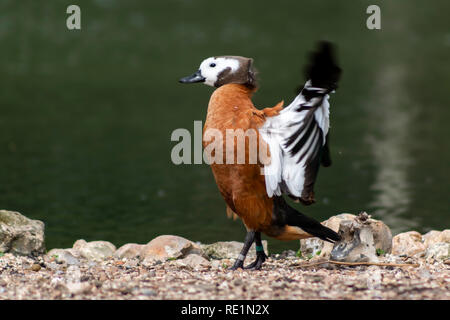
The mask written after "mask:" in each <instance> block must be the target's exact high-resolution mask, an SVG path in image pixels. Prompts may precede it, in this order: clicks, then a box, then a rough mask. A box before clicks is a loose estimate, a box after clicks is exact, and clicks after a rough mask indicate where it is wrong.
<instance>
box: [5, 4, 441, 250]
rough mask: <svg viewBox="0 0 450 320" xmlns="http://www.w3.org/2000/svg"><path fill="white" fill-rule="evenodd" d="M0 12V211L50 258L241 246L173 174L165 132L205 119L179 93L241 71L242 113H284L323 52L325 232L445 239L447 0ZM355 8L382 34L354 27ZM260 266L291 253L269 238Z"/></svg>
mask: <svg viewBox="0 0 450 320" xmlns="http://www.w3.org/2000/svg"><path fill="white" fill-rule="evenodd" d="M69 4H72V2H67V1H55V0H51V1H50V0H45V1H31V0H21V1H15V0H10V1H7V0H1V1H0V208H1V209H8V210H15V211H19V212H21V213H23V214H25V215H26V216H28V217H31V218H34V219H40V220H43V221H44V222H45V223H46V235H47V247H48V248H54V247H68V246H71V245H72V243H73V242H74V241H75V240H76V239H79V238H84V239H86V240H100V239H101V240H109V241H111V242H113V243H114V244H115V245H117V246H119V245H122V244H124V243H127V242H137V243H146V242H148V241H149V240H151V239H152V238H154V237H155V236H157V235H161V234H177V235H180V236H184V237H187V238H189V239H191V240H194V241H201V242H204V243H209V242H214V241H218V240H238V241H242V240H243V237H244V227H243V226H242V224H241V223H240V222H233V221H232V220H228V219H227V218H226V215H225V205H224V202H223V200H222V199H221V197H220V195H219V192H218V191H217V188H216V186H215V183H214V180H213V177H212V174H211V172H210V169H209V167H208V166H207V165H204V164H203V165H180V166H175V165H174V164H172V163H171V161H170V152H171V149H172V147H173V146H174V144H175V143H174V142H171V141H170V135H171V132H172V131H173V130H174V129H176V128H187V129H189V130H190V131H191V132H193V121H194V120H204V118H205V115H206V106H207V103H208V99H209V96H210V94H211V92H212V88H209V87H206V86H203V85H192V86H183V85H180V84H178V83H177V79H178V78H180V77H181V76H185V75H187V74H190V73H191V72H193V71H195V70H196V69H197V68H198V65H199V63H200V62H201V60H203V59H204V58H206V57H209V56H213V55H243V56H249V57H253V58H254V59H255V66H256V67H257V69H258V70H259V72H260V79H261V81H260V84H261V88H260V90H259V92H258V93H257V94H256V95H255V96H254V101H255V104H256V105H257V106H260V107H267V106H272V105H274V104H275V103H276V102H278V101H279V100H281V99H285V101H286V102H287V103H289V102H290V101H291V100H292V99H293V97H294V90H295V87H296V86H298V85H299V84H300V83H302V82H303V80H304V79H303V74H302V68H303V65H304V63H305V61H306V54H307V52H309V51H310V49H311V48H313V47H314V45H315V43H316V41H318V40H321V39H327V40H330V41H333V42H335V43H336V44H337V45H338V49H339V61H340V63H341V66H342V68H343V70H344V73H343V78H342V81H341V85H340V88H339V90H338V91H337V93H336V94H335V95H333V96H332V99H331V103H332V105H331V108H332V110H331V117H332V119H331V121H332V122H331V123H332V128H331V130H332V131H331V134H332V137H331V138H332V141H331V143H332V144H331V152H332V158H333V161H334V163H333V166H332V167H330V168H328V169H322V170H321V172H320V174H319V179H318V182H317V185H316V197H317V199H318V203H317V204H316V205H314V206H311V207H303V208H301V207H300V206H299V205H296V207H297V208H300V209H301V210H302V211H303V212H304V213H307V214H309V215H311V216H314V217H315V218H317V219H320V220H324V219H326V218H328V217H329V216H331V215H334V214H338V213H341V212H351V213H358V212H359V211H361V210H366V211H367V212H369V213H370V214H372V215H373V216H374V217H375V218H379V219H383V220H384V221H385V222H386V223H387V224H388V225H389V226H390V227H391V228H392V230H393V231H394V233H396V232H400V231H405V230H410V229H415V230H418V231H420V232H426V231H428V230H430V229H444V228H449V227H450V216H449V205H450V201H449V196H450V193H449V187H450V170H449V164H450V151H449V142H448V141H449V138H450V127H449V125H448V123H449V122H450V99H449V84H450V23H449V19H448V12H449V11H450V4H449V2H448V1H447V0H442V1H439V0H436V1H431V2H426V3H425V2H424V1H418V0H397V1H370V2H368V1H345V2H344V1H340V2H339V3H338V2H337V1H334V0H330V1H312V0H311V1H267V2H263V1H258V2H251V1H231V0H228V1H221V2H217V3H216V2H213V1H206V0H205V1H173V0H165V1H131V0H130V1H119V0H101V1H100V0H95V1H76V4H78V5H79V6H80V7H81V11H82V30H81V31H68V30H67V28H66V18H67V14H66V13H65V12H66V7H67V6H68V5H69ZM370 4H378V5H380V7H381V17H382V29H381V30H379V31H371V30H368V29H367V28H366V18H367V17H368V15H367V14H366V13H365V12H366V8H367V6H368V5H370ZM269 241H270V242H269V247H270V249H271V252H274V251H280V250H282V249H288V248H291V249H295V248H297V247H298V245H297V242H295V241H294V242H281V241H276V240H269Z"/></svg>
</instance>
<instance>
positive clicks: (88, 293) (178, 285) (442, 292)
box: [0, 251, 450, 300]
mask: <svg viewBox="0 0 450 320" xmlns="http://www.w3.org/2000/svg"><path fill="white" fill-rule="evenodd" d="M384 260H385V261H388V262H389V261H391V262H392V261H395V262H403V263H417V264H419V266H418V267H411V266H408V267H391V266H389V267H382V266H340V265H339V266H338V265H333V264H330V263H328V264H323V265H316V266H310V267H307V266H305V265H306V264H308V261H306V260H304V259H300V258H297V257H296V256H295V253H294V252H293V251H290V252H289V251H288V252H285V253H283V254H281V255H272V256H271V257H270V258H269V259H268V260H267V261H266V263H265V264H264V266H263V268H262V270H260V271H252V270H237V271H230V270H228V269H227V268H228V267H229V266H231V265H232V263H233V260H232V259H223V260H213V261H211V262H210V263H209V264H207V265H199V266H196V267H195V268H194V267H190V266H188V265H185V264H183V263H180V261H177V260H171V261H166V262H157V261H155V262H154V263H147V264H143V263H142V262H140V261H139V260H138V259H125V258H123V259H118V258H108V259H106V260H104V261H97V262H94V261H88V260H83V261H81V263H80V264H79V265H67V264H65V263H57V262H56V261H55V259H53V258H50V257H48V256H46V255H42V256H38V257H36V258H30V257H22V256H16V255H13V254H10V253H6V254H3V255H2V256H1V257H0V299H2V300H4V299H75V300H78V299H136V300H141V299H440V300H448V299H450V272H449V271H450V265H449V261H448V260H446V261H439V262H438V261H436V262H434V263H426V262H425V261H424V260H421V259H412V258H406V257H394V256H388V257H387V258H385V259H384Z"/></svg>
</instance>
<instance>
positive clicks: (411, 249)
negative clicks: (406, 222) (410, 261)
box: [392, 231, 426, 256]
mask: <svg viewBox="0 0 450 320" xmlns="http://www.w3.org/2000/svg"><path fill="white" fill-rule="evenodd" d="M425 249H426V247H425V245H424V244H423V243H422V235H421V234H420V233H418V232H417V231H408V232H403V233H399V234H398V235H396V236H395V237H394V238H393V239H392V254H395V255H407V256H413V255H415V254H418V253H422V252H424V251H425Z"/></svg>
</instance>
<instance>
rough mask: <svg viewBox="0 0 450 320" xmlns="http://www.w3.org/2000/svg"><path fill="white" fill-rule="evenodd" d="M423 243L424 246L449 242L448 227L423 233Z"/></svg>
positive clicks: (449, 231) (449, 230)
mask: <svg viewBox="0 0 450 320" xmlns="http://www.w3.org/2000/svg"><path fill="white" fill-rule="evenodd" d="M422 239H423V244H424V245H425V247H427V248H428V247H429V246H430V245H432V244H435V243H439V242H447V243H450V229H446V230H444V231H442V232H441V231H436V230H432V231H429V232H427V233H426V234H424V235H423V237H422Z"/></svg>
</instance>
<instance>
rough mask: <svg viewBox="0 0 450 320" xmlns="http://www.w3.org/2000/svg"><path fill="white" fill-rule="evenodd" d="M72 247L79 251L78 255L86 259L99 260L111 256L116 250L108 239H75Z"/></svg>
mask: <svg viewBox="0 0 450 320" xmlns="http://www.w3.org/2000/svg"><path fill="white" fill-rule="evenodd" d="M73 249H75V250H77V251H78V252H80V255H81V256H82V257H83V258H85V259H87V260H95V261H101V260H104V259H106V258H108V257H112V256H113V255H114V252H115V251H116V247H115V246H114V245H113V244H112V243H111V242H108V241H91V242H86V241H85V240H83V239H81V240H77V241H76V242H75V243H74V245H73Z"/></svg>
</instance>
